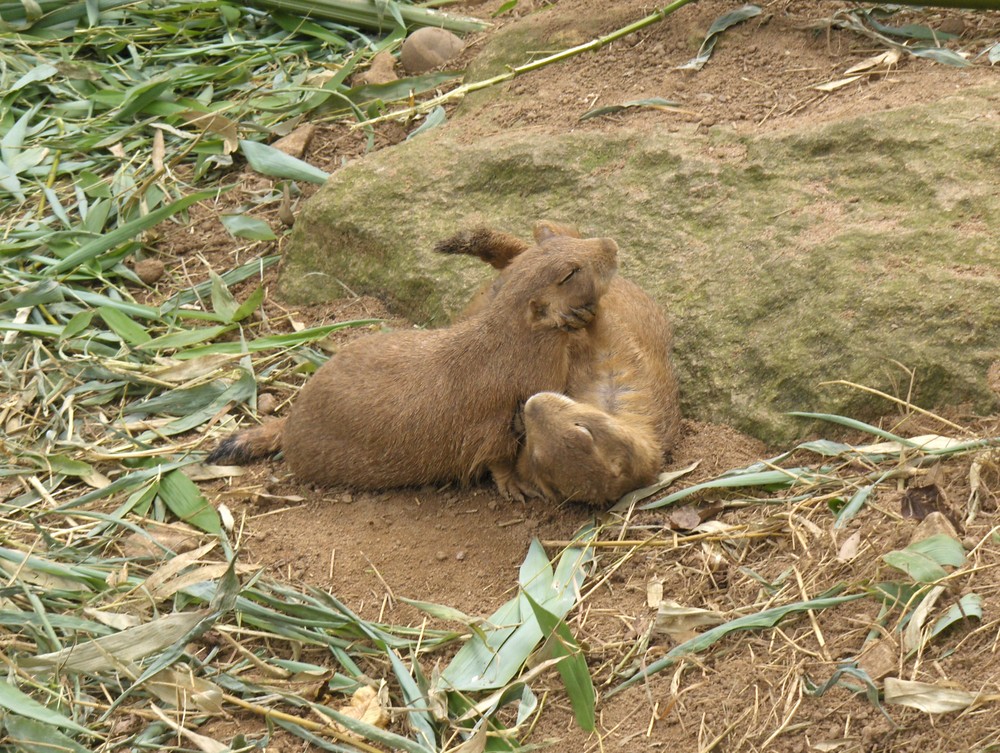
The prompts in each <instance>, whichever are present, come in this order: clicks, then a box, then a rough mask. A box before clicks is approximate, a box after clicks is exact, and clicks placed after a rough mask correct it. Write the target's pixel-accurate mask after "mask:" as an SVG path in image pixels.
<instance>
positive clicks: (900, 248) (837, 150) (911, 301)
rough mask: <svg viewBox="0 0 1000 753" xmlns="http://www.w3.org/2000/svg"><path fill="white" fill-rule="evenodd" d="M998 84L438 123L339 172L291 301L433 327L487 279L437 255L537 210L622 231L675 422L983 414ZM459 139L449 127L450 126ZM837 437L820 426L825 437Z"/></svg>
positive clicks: (992, 317)
mask: <svg viewBox="0 0 1000 753" xmlns="http://www.w3.org/2000/svg"><path fill="white" fill-rule="evenodd" d="M996 99H997V95H996V93H995V92H978V93H977V92H973V93H971V94H968V93H967V94H965V95H963V96H960V97H959V96H956V97H952V98H949V99H946V100H943V101H940V102H938V103H936V104H932V105H927V106H921V107H913V108H909V109H902V110H897V111H893V112H888V113H882V114H878V115H872V116H868V117H862V118H857V119H851V120H845V121H840V122H835V123H832V124H828V125H825V126H822V127H817V128H815V129H812V130H809V131H803V132H795V133H782V134H772V135H768V136H760V137H738V136H736V135H734V134H733V133H732V132H730V131H727V130H725V129H721V128H714V129H712V130H711V131H710V132H709V133H708V134H707V135H706V134H704V133H701V134H699V133H696V132H694V131H691V132H688V133H684V134H676V133H673V134H668V133H662V134H656V133H650V132H648V131H646V132H642V133H639V132H630V131H627V130H619V131H614V132H610V133H595V132H583V133H570V134H565V135H560V136H544V135H539V134H537V133H508V134H500V135H497V136H495V137H493V138H490V139H488V140H483V141H480V142H478V143H466V142H464V141H463V139H462V138H461V134H460V133H459V132H457V131H456V132H454V133H453V132H452V131H451V130H450V129H449V127H447V126H446V127H442V128H440V129H438V131H437V132H436V133H435V132H432V133H431V134H430V135H427V136H421V137H419V138H417V139H414V140H413V141H410V142H407V143H405V144H401V145H399V146H396V147H393V148H391V149H386V150H383V151H380V152H377V153H375V154H372V155H370V156H368V157H365V158H364V159H361V160H359V161H357V162H355V163H353V164H351V165H348V166H347V167H345V168H343V169H342V170H340V171H339V172H337V173H336V174H335V175H334V176H333V178H332V179H331V180H330V182H329V183H328V184H327V185H326V186H325V187H324V188H323V189H322V190H321V191H319V192H318V193H317V194H316V196H315V197H314V198H313V199H312V200H311V201H310V202H309V203H308V204H307V206H306V208H305V210H304V211H303V213H302V215H301V217H300V218H299V220H298V222H297V223H296V226H295V235H294V237H293V242H292V243H291V245H290V248H289V251H288V256H287V258H286V263H285V267H284V273H283V276H282V282H281V289H282V292H283V294H284V296H285V297H286V298H288V299H289V300H291V301H318V300H323V299H329V298H332V297H339V296H341V295H342V294H343V287H342V286H341V284H340V283H342V284H343V285H346V286H347V287H348V288H350V289H351V290H353V291H355V292H357V293H374V294H377V295H381V296H383V297H384V298H385V299H386V300H387V301H388V302H389V303H390V305H391V306H392V307H393V309H394V310H395V311H396V312H398V313H400V314H403V315H405V316H408V317H410V318H412V319H413V320H414V321H417V322H419V323H428V324H441V323H444V322H446V321H447V320H448V318H449V316H450V315H452V314H453V313H454V312H456V311H457V310H459V309H460V307H461V306H462V304H463V302H464V301H465V300H466V299H467V298H468V297H469V295H470V293H471V292H472V291H473V290H474V289H475V287H476V286H477V285H478V284H479V283H480V282H481V281H482V280H483V279H485V278H487V277H488V276H489V270H487V269H484V268H483V267H482V266H481V265H477V264H475V263H473V262H472V261H470V260H464V259H454V258H443V257H439V256H437V255H435V254H433V253H432V251H431V249H432V248H433V246H434V243H435V242H436V241H437V240H439V239H441V238H444V237H446V236H448V235H450V234H451V233H453V232H454V231H456V230H458V229H460V228H463V227H468V226H471V225H474V224H476V223H488V224H490V225H493V226H495V227H498V228H501V229H504V230H508V231H511V232H514V233H518V234H522V235H527V234H529V233H530V226H531V223H532V222H533V221H534V220H535V219H537V218H540V217H546V218H551V219H554V220H561V221H566V222H572V223H577V224H579V225H580V226H581V227H582V228H583V229H584V230H585V231H587V232H590V233H592V234H599V235H607V236H610V237H613V238H615V239H616V240H617V241H618V243H619V244H620V246H621V248H622V253H621V257H620V260H621V265H620V269H621V273H622V274H623V275H626V276H628V277H630V278H632V279H634V280H636V281H637V282H639V283H640V284H642V285H643V286H644V287H645V288H646V289H647V290H648V291H650V292H651V293H652V294H653V295H654V297H656V298H657V299H658V300H659V301H660V302H661V303H662V304H663V305H664V307H665V308H666V309H667V311H668V312H669V313H670V315H671V317H672V318H673V320H674V322H675V323H676V330H677V337H676V349H675V352H676V360H677V364H678V367H679V370H680V375H681V385H682V392H683V398H684V408H685V412H686V414H687V415H689V416H693V417H697V418H701V419H706V420H712V421H721V422H725V423H729V424H731V425H733V426H736V427H737V428H740V429H742V430H744V431H746V432H748V433H750V434H753V435H755V436H758V437H760V438H762V439H764V440H766V441H770V442H786V441H789V440H790V439H791V438H793V437H794V436H797V435H800V434H802V433H803V432H804V431H806V430H808V428H809V427H808V426H807V425H806V424H804V423H803V422H801V421H799V420H793V419H789V418H788V417H786V416H784V415H783V414H784V412H786V411H790V410H806V411H821V412H831V413H841V414H846V415H851V416H854V417H856V418H871V417H873V416H875V415H877V414H879V413H880V412H885V411H886V410H888V409H889V408H890V407H891V406H889V405H888V404H887V403H886V402H885V401H881V400H878V399H876V398H873V397H871V396H869V395H867V394H865V393H863V392H860V391H857V390H852V389H849V388H845V387H842V386H826V387H824V386H821V383H822V382H824V381H827V380H837V379H844V380H849V381H852V382H856V383H859V384H864V385H869V386H873V387H876V388H879V389H883V390H885V391H888V392H891V393H893V394H896V395H900V396H902V397H905V396H906V394H907V391H908V388H909V379H908V377H907V375H906V374H905V373H904V372H903V371H902V370H901V369H900V368H899V366H897V365H895V364H894V362H899V363H901V364H904V365H905V366H907V367H909V368H911V369H914V370H915V372H916V388H915V390H914V392H913V395H912V398H913V400H914V402H915V403H917V404H919V405H922V406H925V407H935V406H938V405H942V404H954V403H959V402H968V403H971V404H973V405H974V406H975V407H977V408H979V409H987V408H990V407H993V402H994V398H993V396H992V394H991V393H990V391H989V389H988V387H987V384H986V372H987V369H988V367H989V365H990V363H991V362H992V361H993V360H995V359H997V358H998V357H1000V274H998V273H1000V254H998V253H997V228H1000V197H998V188H997V173H996V166H997V165H998V164H1000V120H998V118H997V117H996V115H995V113H996V112H997V106H996V104H997V103H996ZM459 125H460V124H459ZM827 431H828V432H830V430H827Z"/></svg>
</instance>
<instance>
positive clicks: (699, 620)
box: [653, 599, 726, 643]
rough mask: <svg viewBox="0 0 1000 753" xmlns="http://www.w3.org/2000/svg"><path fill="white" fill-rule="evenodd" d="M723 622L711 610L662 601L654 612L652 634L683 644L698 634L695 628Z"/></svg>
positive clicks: (723, 618)
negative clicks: (654, 618)
mask: <svg viewBox="0 0 1000 753" xmlns="http://www.w3.org/2000/svg"><path fill="white" fill-rule="evenodd" d="M725 621H726V618H725V617H723V616H722V615H721V614H720V613H719V612H715V611H713V610H711V609H699V608H697V607H685V606H682V605H680V604H678V603H677V602H676V601H671V600H670V599H664V600H663V601H662V602H660V606H659V608H658V609H657V610H656V620H655V621H654V623H653V634H654V635H666V636H668V637H669V638H671V639H672V640H674V641H676V642H677V643H683V642H684V641H687V640H690V639H691V638H694V637H695V636H696V635H697V634H698V631H697V630H695V628H700V627H709V626H711V625H721V624H722V623H723V622H725Z"/></svg>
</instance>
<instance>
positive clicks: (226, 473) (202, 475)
mask: <svg viewBox="0 0 1000 753" xmlns="http://www.w3.org/2000/svg"><path fill="white" fill-rule="evenodd" d="M181 471H182V472H183V473H184V475H185V476H187V477H188V478H189V479H191V480H192V481H214V480H215V479H217V478H233V477H235V476H242V475H243V474H244V473H246V472H247V471H246V468H243V467H242V466H239V465H204V464H203V463H195V464H194V465H188V466H185V467H183V468H181Z"/></svg>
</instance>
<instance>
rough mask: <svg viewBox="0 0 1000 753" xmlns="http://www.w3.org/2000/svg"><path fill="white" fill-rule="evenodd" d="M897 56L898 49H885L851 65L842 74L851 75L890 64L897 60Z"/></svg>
mask: <svg viewBox="0 0 1000 753" xmlns="http://www.w3.org/2000/svg"><path fill="white" fill-rule="evenodd" d="M899 58H900V52H899V50H886V51H885V52H883V53H882V54H881V55H873V56H872V57H870V58H865V59H864V60H862V61H861V62H860V63H857V64H855V65H852V66H851V67H850V68H848V69H847V70H846V71H844V75H845V76H851V75H853V74H855V73H862V72H864V71H870V70H871V69H872V68H877V67H878V66H880V65H885V66H892V65H895V64H896V63H898V62H899Z"/></svg>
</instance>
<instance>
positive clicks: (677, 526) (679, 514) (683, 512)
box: [667, 507, 701, 531]
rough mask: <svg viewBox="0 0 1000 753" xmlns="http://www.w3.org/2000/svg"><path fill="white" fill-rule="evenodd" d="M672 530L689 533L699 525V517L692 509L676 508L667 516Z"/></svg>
mask: <svg viewBox="0 0 1000 753" xmlns="http://www.w3.org/2000/svg"><path fill="white" fill-rule="evenodd" d="M667 517H668V519H669V520H670V528H672V529H673V530H675V531H676V530H681V531H690V530H693V529H695V528H697V527H698V525H699V524H700V523H701V515H699V514H698V511H697V510H695V509H694V508H693V507H678V508H677V509H676V510H673V511H671V513H670V515H669V516H667Z"/></svg>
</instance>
